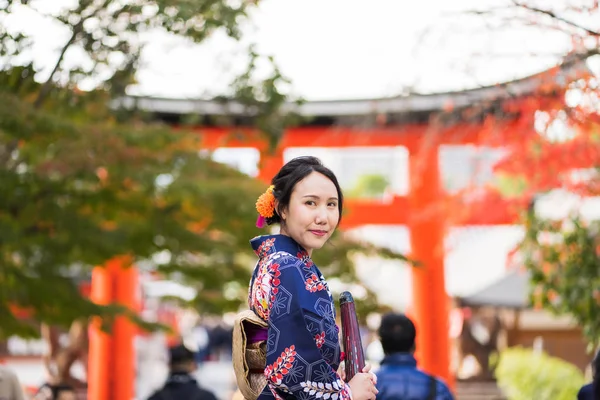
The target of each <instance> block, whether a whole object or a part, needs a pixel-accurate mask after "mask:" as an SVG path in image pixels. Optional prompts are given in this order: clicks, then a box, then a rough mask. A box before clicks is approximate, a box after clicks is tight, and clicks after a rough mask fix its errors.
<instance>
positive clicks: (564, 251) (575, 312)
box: [521, 213, 600, 348]
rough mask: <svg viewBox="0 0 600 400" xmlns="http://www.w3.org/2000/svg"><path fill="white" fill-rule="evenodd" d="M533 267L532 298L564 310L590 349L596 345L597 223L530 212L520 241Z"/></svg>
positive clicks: (599, 318)
mask: <svg viewBox="0 0 600 400" xmlns="http://www.w3.org/2000/svg"><path fill="white" fill-rule="evenodd" d="M521 249H522V251H523V253H524V254H525V255H526V258H525V267H526V268H527V269H528V270H529V271H531V285H532V291H531V301H532V303H533V304H534V305H537V306H538V307H543V308H544V309H546V310H549V311H551V312H552V313H554V314H568V315H570V316H572V317H573V319H574V320H575V322H577V324H578V325H579V326H581V327H582V328H583V334H584V335H585V337H586V339H587V340H588V342H589V343H590V347H592V348H593V347H596V346H598V345H599V344H600V221H593V222H586V221H583V220H582V219H581V218H579V217H571V218H567V219H565V220H563V221H549V220H542V219H539V218H537V217H535V216H534V215H533V213H529V215H528V219H527V232H526V238H525V240H524V241H523V243H522V245H521Z"/></svg>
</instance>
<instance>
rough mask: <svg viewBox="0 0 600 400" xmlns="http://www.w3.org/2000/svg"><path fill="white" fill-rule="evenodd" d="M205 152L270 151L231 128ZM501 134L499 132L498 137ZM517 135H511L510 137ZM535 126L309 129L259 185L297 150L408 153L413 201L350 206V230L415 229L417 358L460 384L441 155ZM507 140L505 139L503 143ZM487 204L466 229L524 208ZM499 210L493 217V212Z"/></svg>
mask: <svg viewBox="0 0 600 400" xmlns="http://www.w3.org/2000/svg"><path fill="white" fill-rule="evenodd" d="M201 132H202V133H201V134H202V148H208V149H216V148H220V147H227V148H235V147H244V148H248V147H254V148H257V149H259V150H262V151H263V152H264V151H265V149H266V146H267V144H266V143H265V142H264V141H263V140H261V139H260V137H259V136H258V135H257V134H256V133H254V132H252V131H250V130H247V131H244V132H243V136H242V137H240V135H239V131H238V130H235V132H236V134H235V135H232V134H231V133H232V130H231V129H227V128H203V129H201ZM492 132H493V133H492ZM507 133H509V134H510V135H507ZM534 133H535V131H534V130H533V126H531V125H529V124H525V125H523V122H522V121H521V120H520V119H517V120H512V121H508V122H498V121H496V122H495V123H494V124H488V125H486V124H473V125H469V124H459V125H455V126H453V127H450V128H440V130H439V131H437V132H436V131H435V130H434V131H432V129H431V127H430V126H427V125H410V126H398V127H390V128H379V129H377V128H376V129H355V128H346V127H343V128H342V127H336V128H331V127H301V128H292V129H288V130H287V131H286V132H285V133H284V135H283V137H282V139H281V142H280V144H279V146H278V147H277V149H276V150H275V151H274V152H273V153H271V154H268V153H267V154H266V156H265V157H262V158H261V162H260V168H259V171H260V172H259V179H261V180H263V181H264V182H265V184H268V183H269V182H270V180H271V178H272V177H273V176H274V175H275V174H276V173H277V171H278V170H279V168H281V167H282V166H283V164H284V160H283V150H285V149H287V148H293V147H330V148H344V147H365V148H368V147H405V148H406V149H407V150H408V152H409V171H410V191H409V194H408V196H406V197H403V196H394V198H393V199H392V201H390V202H385V203H384V202H381V201H375V200H359V199H357V200H349V201H348V202H347V205H346V207H345V208H346V212H345V214H344V218H343V220H342V225H341V228H342V229H349V228H353V227H357V226H361V225H367V224H374V225H407V226H408V227H409V229H410V237H411V241H410V242H411V249H412V251H411V258H413V259H415V260H418V261H419V262H420V263H421V264H422V266H421V267H419V268H415V269H413V273H412V280H413V310H412V312H413V318H414V320H415V324H416V326H417V329H418V332H419V334H418V346H417V348H418V350H417V357H418V359H419V363H420V366H421V367H422V368H423V369H425V370H426V371H428V372H430V373H433V374H435V375H436V376H439V377H441V378H443V379H445V380H446V381H448V382H450V383H451V384H452V383H453V380H454V378H453V376H451V373H450V371H449V366H450V346H449V335H448V330H449V327H448V313H449V302H448V298H447V295H446V288H445V279H444V249H443V246H444V237H445V227H446V221H445V219H446V218H445V216H444V214H443V211H444V210H443V209H442V208H441V207H440V205H441V203H442V201H441V200H442V199H443V197H444V195H443V193H442V191H441V186H440V171H439V162H438V150H439V146H441V145H448V144H452V145H481V144H485V145H489V144H490V142H489V139H490V137H492V135H493V136H497V137H498V138H501V140H500V141H499V142H498V144H500V143H503V144H506V143H507V142H508V141H509V140H510V139H509V136H510V137H512V138H515V139H517V140H518V139H522V138H523V137H525V136H526V135H531V134H534ZM498 135H499V136H498ZM491 200H492V199H487V198H484V199H481V200H479V201H478V202H477V203H476V204H472V207H473V212H470V213H467V214H465V216H464V217H465V218H462V220H461V221H459V224H460V225H499V224H513V223H516V222H517V220H518V211H519V210H518V208H517V207H513V206H514V205H513V204H511V203H510V202H494V203H497V204H492V202H491ZM490 205H494V206H496V209H495V210H494V211H493V212H490V210H487V209H486V208H487V206H490Z"/></svg>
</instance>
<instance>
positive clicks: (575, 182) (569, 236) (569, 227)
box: [471, 0, 600, 346]
mask: <svg viewBox="0 0 600 400" xmlns="http://www.w3.org/2000/svg"><path fill="white" fill-rule="evenodd" d="M507 3H508V4H507V5H508V7H502V8H492V9H485V8H481V9H478V10H474V11H473V12H471V14H472V15H474V16H476V18H482V19H484V20H486V21H496V22H497V21H507V20H508V19H510V20H511V21H512V23H513V24H514V26H513V27H512V28H513V29H514V28H517V29H518V28H519V27H521V28H522V27H529V28H533V29H540V30H542V31H545V30H552V31H554V32H560V33H561V34H562V35H564V37H565V38H568V39H569V41H570V43H571V46H570V49H569V51H568V54H563V55H562V57H557V58H556V61H557V62H558V64H559V66H558V67H556V68H554V69H552V70H550V72H549V73H548V74H547V75H548V76H549V78H550V79H547V80H545V81H543V82H542V83H541V84H540V85H539V87H538V88H537V91H536V92H535V93H533V95H531V96H530V97H529V98H528V99H527V101H525V102H520V103H518V104H519V107H520V109H521V112H522V114H524V115H529V118H528V119H527V118H526V119H524V122H525V123H527V124H530V130H531V135H528V136H525V137H522V138H521V139H520V140H511V141H510V143H506V146H505V149H506V156H505V157H504V158H503V160H501V161H500V162H499V163H498V164H497V165H496V166H495V172H496V175H497V176H498V177H499V178H500V179H499V182H500V183H501V189H503V190H502V191H503V192H504V194H505V195H507V194H508V195H509V196H510V197H511V198H512V199H517V200H519V201H518V203H519V204H521V205H522V207H523V205H525V204H531V202H532V201H534V200H535V199H536V198H538V197H540V196H542V195H544V194H547V193H549V192H552V191H554V190H560V191H564V192H568V193H571V194H573V195H576V196H579V197H580V198H581V199H584V198H589V197H594V196H599V195H600V114H599V112H600V85H599V82H598V77H597V76H594V75H593V74H592V73H591V72H590V71H589V70H585V65H586V64H585V63H586V61H587V59H588V57H590V56H593V55H597V54H600V18H597V17H598V16H599V15H600V8H599V4H598V2H597V1H572V0H565V1H561V2H556V3H554V2H553V3H552V4H550V3H548V4H545V3H541V2H535V1H527V0H523V1H517V0H511V1H509V2H507ZM533 53H534V54H530V55H529V56H535V55H536V54H535V53H536V52H535V51H534V52H533ZM521 56H522V57H526V56H528V54H522V55H521ZM573 63H578V64H579V68H580V70H581V71H582V73H581V74H580V75H579V76H578V77H575V78H573V79H572V80H570V81H569V80H567V81H565V80H562V79H556V78H555V76H556V75H555V74H554V72H557V71H559V70H560V68H562V66H561V64H562V65H563V66H566V65H567V64H571V65H573ZM513 111H514V110H513ZM507 112H510V110H507V109H503V110H502V113H507ZM534 125H535V130H534V129H533V127H534ZM536 131H537V133H536ZM498 189H499V188H498V187H495V188H490V190H491V191H498ZM507 189H508V190H507ZM525 207H526V206H525ZM533 210H534V208H530V209H529V210H526V209H522V211H523V215H525V216H526V218H525V219H524V223H525V228H526V233H525V236H524V240H523V242H522V243H521V244H520V245H519V249H520V250H521V253H522V255H523V259H524V267H525V268H526V269H527V270H529V271H530V272H531V276H532V279H531V300H532V304H534V305H536V306H539V307H543V308H544V309H547V310H549V311H551V312H553V313H555V314H567V315H571V316H572V317H573V319H574V320H575V321H576V322H577V323H578V324H579V325H580V326H581V327H582V328H583V332H584V335H585V337H586V339H587V340H588V341H589V342H590V343H591V344H592V346H593V345H596V346H597V345H598V344H599V342H600V325H599V324H598V315H599V312H600V296H599V294H598V287H599V284H600V281H599V280H598V279H599V277H600V247H598V244H599V243H600V231H599V225H598V221H590V220H586V219H585V217H584V216H583V215H581V213H580V210H575V212H574V213H573V214H571V215H569V216H566V217H564V218H562V219H560V220H550V219H545V218H541V217H539V216H538V215H536V214H535V212H534V211H533Z"/></svg>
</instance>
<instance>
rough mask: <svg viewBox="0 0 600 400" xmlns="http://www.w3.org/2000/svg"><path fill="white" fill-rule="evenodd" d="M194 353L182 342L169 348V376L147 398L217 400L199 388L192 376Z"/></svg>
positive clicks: (194, 363)
mask: <svg viewBox="0 0 600 400" xmlns="http://www.w3.org/2000/svg"><path fill="white" fill-rule="evenodd" d="M196 368H197V365H196V360H195V353H194V352H193V351H191V350H189V349H188V348H187V347H185V346H184V345H183V344H178V345H175V346H173V347H171V348H169V377H168V378H167V382H166V383H165V384H164V386H163V387H162V388H161V389H159V390H158V391H157V392H155V393H154V394H153V395H152V396H150V397H149V398H148V400H180V399H181V400H184V399H185V400H217V398H216V397H215V395H214V394H213V393H212V392H210V391H208V390H205V389H202V388H200V386H199V385H198V382H197V381H196V379H194V377H193V376H192V373H193V372H194V371H195V370H196Z"/></svg>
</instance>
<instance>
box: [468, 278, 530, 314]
mask: <svg viewBox="0 0 600 400" xmlns="http://www.w3.org/2000/svg"><path fill="white" fill-rule="evenodd" d="M529 277H530V274H529V273H528V272H526V271H521V270H519V269H517V268H515V269H513V270H512V271H510V272H508V273H507V274H506V275H505V276H504V277H503V278H501V279H500V280H498V281H496V282H494V283H492V284H491V285H489V286H488V287H485V288H483V289H482V290H480V291H478V292H476V293H474V294H472V295H470V296H465V297H461V302H462V304H463V305H465V306H473V307H481V306H490V307H504V308H517V309H521V308H528V307H529Z"/></svg>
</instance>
